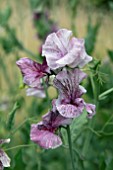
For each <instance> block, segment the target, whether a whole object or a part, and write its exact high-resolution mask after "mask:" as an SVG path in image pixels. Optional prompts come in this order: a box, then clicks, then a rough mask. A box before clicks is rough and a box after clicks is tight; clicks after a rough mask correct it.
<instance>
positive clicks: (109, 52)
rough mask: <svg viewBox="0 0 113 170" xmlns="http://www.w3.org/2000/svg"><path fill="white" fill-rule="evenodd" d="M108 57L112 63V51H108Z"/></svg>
mask: <svg viewBox="0 0 113 170" xmlns="http://www.w3.org/2000/svg"><path fill="white" fill-rule="evenodd" d="M108 56H109V58H110V59H111V61H112V62H113V51H111V50H108Z"/></svg>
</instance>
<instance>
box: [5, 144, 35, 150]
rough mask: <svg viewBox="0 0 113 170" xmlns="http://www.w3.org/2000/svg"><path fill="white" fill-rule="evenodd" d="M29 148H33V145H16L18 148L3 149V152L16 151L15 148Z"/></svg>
mask: <svg viewBox="0 0 113 170" xmlns="http://www.w3.org/2000/svg"><path fill="white" fill-rule="evenodd" d="M30 146H35V145H34V144H30V145H18V146H14V147H11V148H8V149H4V151H9V150H13V149H17V148H24V147H30Z"/></svg>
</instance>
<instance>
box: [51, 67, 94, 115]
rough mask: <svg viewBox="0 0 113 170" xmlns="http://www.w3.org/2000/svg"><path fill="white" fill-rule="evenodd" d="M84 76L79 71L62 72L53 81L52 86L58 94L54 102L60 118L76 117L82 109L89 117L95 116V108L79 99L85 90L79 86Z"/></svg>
mask: <svg viewBox="0 0 113 170" xmlns="http://www.w3.org/2000/svg"><path fill="white" fill-rule="evenodd" d="M86 76H87V75H86V74H85V73H84V72H82V71H80V70H79V69H74V70H70V71H67V70H63V71H61V72H59V73H58V75H57V76H56V78H55V79H54V86H55V87H56V88H57V89H58V91H59V93H60V94H59V97H58V99H57V100H56V108H57V110H58V111H59V113H60V114H61V115H62V116H64V117H66V118H74V117H78V116H79V115H80V114H82V112H83V110H84V108H86V110H87V112H88V113H89V117H91V115H93V114H95V106H94V105H92V104H86V103H85V101H84V100H83V99H82V98H81V96H82V95H83V94H84V93H86V90H85V89H84V87H83V86H81V85H79V84H80V83H81V81H82V80H83V79H84V78H86Z"/></svg>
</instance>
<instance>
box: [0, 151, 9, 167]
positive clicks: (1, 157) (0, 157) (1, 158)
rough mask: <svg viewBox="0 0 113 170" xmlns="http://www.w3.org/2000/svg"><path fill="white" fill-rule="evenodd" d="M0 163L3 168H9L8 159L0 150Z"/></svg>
mask: <svg viewBox="0 0 113 170" xmlns="http://www.w3.org/2000/svg"><path fill="white" fill-rule="evenodd" d="M0 161H1V163H2V165H3V167H10V158H9V157H8V155H7V154H6V153H5V152H4V151H3V150H1V149H0Z"/></svg>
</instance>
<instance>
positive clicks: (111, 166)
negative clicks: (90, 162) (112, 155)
mask: <svg viewBox="0 0 113 170" xmlns="http://www.w3.org/2000/svg"><path fill="white" fill-rule="evenodd" d="M105 170H113V159H112V160H111V161H110V162H109V164H108V165H107V167H106V169H105Z"/></svg>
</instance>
